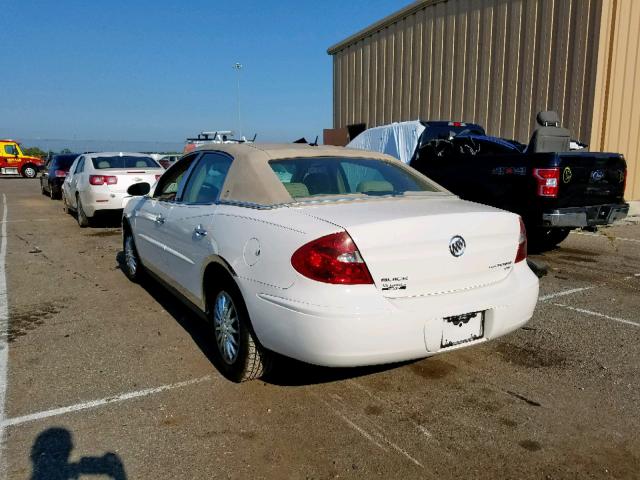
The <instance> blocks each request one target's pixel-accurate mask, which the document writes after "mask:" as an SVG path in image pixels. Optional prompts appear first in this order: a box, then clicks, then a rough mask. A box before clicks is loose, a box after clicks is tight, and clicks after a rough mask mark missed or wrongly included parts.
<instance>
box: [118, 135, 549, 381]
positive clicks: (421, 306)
mask: <svg viewBox="0 0 640 480" xmlns="http://www.w3.org/2000/svg"><path fill="white" fill-rule="evenodd" d="M129 193H130V194H131V195H140V197H139V198H137V199H133V200H131V201H130V202H129V203H128V204H127V206H126V207H125V209H124V214H123V243H124V252H125V255H124V260H125V261H124V265H123V270H124V272H125V273H126V274H127V276H128V277H129V278H131V279H133V280H135V279H137V278H138V277H139V275H141V274H142V272H143V271H144V272H149V273H151V274H152V276H154V277H155V278H157V279H159V280H161V281H162V282H163V283H165V284H166V285H167V286H168V287H169V288H170V290H171V291H172V292H174V293H175V294H176V295H177V296H178V297H179V298H181V299H182V300H183V301H184V302H185V303H186V304H187V305H189V306H191V307H192V308H193V309H194V311H196V312H198V313H200V314H201V316H202V317H203V318H206V319H209V320H210V321H211V325H212V335H211V339H212V342H215V345H216V346H217V352H218V354H219V356H220V359H221V362H220V363H221V365H222V367H223V371H224V373H225V374H226V375H227V376H228V377H229V378H231V379H233V380H235V381H242V380H247V379H251V378H256V377H259V376H261V375H262V374H263V373H264V372H265V371H266V370H267V369H268V366H269V359H270V355H271V352H278V353H280V354H283V355H286V356H289V357H293V358H296V359H298V360H302V361H305V362H309V363H313V364H317V365H325V366H357V365H370V364H380V363H386V362H396V361H402V360H409V359H415V358H421V357H427V356H430V355H434V354H437V353H443V352H448V351H451V350H455V349H458V348H462V347H466V346H471V345H476V344H479V343H482V342H485V341H487V340H491V339H494V338H497V337H499V336H501V335H505V334H507V333H509V332H511V331H513V330H515V329H517V328H519V327H520V326H522V325H524V324H525V323H526V322H527V321H528V320H529V319H530V318H531V316H532V314H533V311H534V308H535V305H536V301H537V298H538V278H537V277H536V276H535V275H534V274H533V272H532V271H531V270H530V269H529V267H528V265H527V262H526V261H525V260H526V256H527V251H526V245H527V242H526V234H525V231H524V227H523V224H522V221H521V219H520V218H519V217H518V216H517V215H515V214H513V213H509V212H505V211H502V210H498V209H496V208H492V207H488V206H484V205H480V204H477V203H471V202H466V201H463V200H460V199H459V198H458V197H456V196H455V195H452V194H451V193H449V192H447V191H446V190H444V189H443V188H442V187H440V186H438V185H436V184H434V183H433V182H432V181H430V180H429V179H428V178H426V177H425V176H423V175H421V174H420V173H418V172H416V171H415V170H413V169H411V168H409V167H407V166H405V165H403V164H402V163H400V162H398V161H397V160H395V159H394V158H392V157H389V156H387V155H383V154H379V153H373V152H366V151H359V150H349V149H343V148H336V147H312V146H307V145H259V144H252V145H208V146H202V147H200V148H199V149H197V150H196V151H195V152H193V153H191V154H188V155H186V156H185V157H183V158H182V159H181V160H179V161H178V162H177V163H176V164H175V165H173V166H172V167H171V168H170V169H169V170H167V172H166V173H165V174H164V175H163V176H162V178H161V179H160V180H159V182H158V184H157V185H156V187H155V188H154V189H153V192H151V194H149V185H148V184H143V185H133V186H132V187H130V188H129Z"/></svg>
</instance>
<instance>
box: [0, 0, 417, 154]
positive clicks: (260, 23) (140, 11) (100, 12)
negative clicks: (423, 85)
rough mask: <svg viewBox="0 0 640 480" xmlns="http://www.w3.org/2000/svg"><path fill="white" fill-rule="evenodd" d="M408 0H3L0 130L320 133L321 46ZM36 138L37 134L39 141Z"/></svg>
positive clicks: (135, 134)
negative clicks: (239, 117)
mask: <svg viewBox="0 0 640 480" xmlns="http://www.w3.org/2000/svg"><path fill="white" fill-rule="evenodd" d="M408 3H410V1H409V0H405V1H401V0H395V1H394V0H345V1H340V0H327V1H297V2H295V1H290V0H283V1H280V2H270V1H257V0H256V1H243V2H218V1H213V0H209V1H184V2H182V1H153V2H151V1H135V0H129V1H126V2H125V1H120V0H111V1H109V2H87V1H64V0H61V1H59V2H51V1H49V0H47V1H28V0H22V1H19V0H11V1H9V2H7V0H0V5H2V11H3V19H4V21H3V27H2V29H0V52H1V56H2V74H1V75H0V98H1V99H2V101H1V104H0V137H19V138H23V139H37V138H58V139H96V140H129V141H156V142H158V141H168V142H182V141H183V139H184V138H185V137H186V136H189V135H193V134H195V133H197V132H199V131H201V130H203V129H204V130H206V129H223V128H232V129H235V128H236V125H237V121H236V90H235V89H236V84H235V76H234V75H235V74H236V72H235V71H234V70H233V68H232V65H233V64H234V63H235V62H240V63H242V64H243V66H244V68H243V70H242V72H241V112H242V126H243V133H245V134H247V135H253V133H255V132H257V133H258V138H259V139H262V140H263V141H290V140H294V139H295V138H298V137H301V136H306V137H307V138H314V137H315V135H322V128H325V127H330V126H331V122H332V65H331V57H330V56H329V55H327V53H326V49H327V47H329V46H330V45H333V44H334V43H336V42H338V41H340V40H342V39H343V38H345V37H346V36H348V35H351V34H353V33H355V32H356V31H358V30H360V29H361V28H364V27H366V26H367V25H369V24H370V23H372V22H374V21H376V20H379V19H380V18H382V17H384V16H386V15H388V14H390V13H392V12H394V11H396V10H398V9H400V8H402V7H403V6H405V5H407V4H408ZM32 143H33V142H32Z"/></svg>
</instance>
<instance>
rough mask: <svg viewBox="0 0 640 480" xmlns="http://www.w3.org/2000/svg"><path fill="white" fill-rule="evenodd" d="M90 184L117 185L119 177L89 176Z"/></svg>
mask: <svg viewBox="0 0 640 480" xmlns="http://www.w3.org/2000/svg"><path fill="white" fill-rule="evenodd" d="M89 183H90V184H91V185H115V184H116V183H118V177H115V176H113V175H89Z"/></svg>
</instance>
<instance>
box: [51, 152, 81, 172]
mask: <svg viewBox="0 0 640 480" xmlns="http://www.w3.org/2000/svg"><path fill="white" fill-rule="evenodd" d="M76 158H78V155H75V154H74V155H56V156H55V157H53V164H54V165H55V166H56V168H59V169H61V170H69V169H70V168H71V164H72V163H73V161H74V160H75V159H76Z"/></svg>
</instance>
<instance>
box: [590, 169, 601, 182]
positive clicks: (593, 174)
mask: <svg viewBox="0 0 640 480" xmlns="http://www.w3.org/2000/svg"><path fill="white" fill-rule="evenodd" d="M603 178H604V172H603V171H602V170H594V171H593V172H591V180H593V181H594V182H599V181H600V180H602V179H603Z"/></svg>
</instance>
